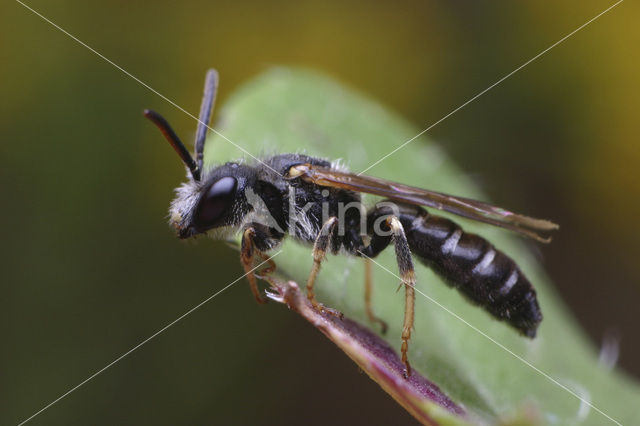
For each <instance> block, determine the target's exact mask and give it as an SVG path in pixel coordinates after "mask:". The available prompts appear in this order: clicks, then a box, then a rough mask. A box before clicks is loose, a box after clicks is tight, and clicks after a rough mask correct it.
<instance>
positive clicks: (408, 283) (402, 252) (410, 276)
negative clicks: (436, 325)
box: [359, 207, 416, 377]
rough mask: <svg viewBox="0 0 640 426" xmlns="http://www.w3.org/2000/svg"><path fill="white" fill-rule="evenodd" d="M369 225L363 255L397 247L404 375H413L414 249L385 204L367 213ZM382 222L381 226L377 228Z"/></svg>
mask: <svg viewBox="0 0 640 426" xmlns="http://www.w3.org/2000/svg"><path fill="white" fill-rule="evenodd" d="M367 220H368V222H369V224H370V225H372V226H370V227H369V229H368V232H369V235H370V237H371V241H370V243H369V245H368V246H367V247H364V248H363V250H360V251H359V254H360V255H361V256H363V257H369V258H372V257H376V256H377V255H378V254H379V253H380V252H381V251H382V250H384V249H385V248H386V247H387V246H388V245H389V244H390V243H391V242H393V245H394V246H395V251H396V262H397V263H398V269H399V270H400V278H401V279H402V284H403V285H404V289H405V299H404V300H405V307H404V323H403V327H402V346H401V348H400V352H401V354H402V362H403V363H404V365H405V377H409V376H410V375H411V365H410V364H409V357H408V355H407V352H408V351H409V340H410V339H411V331H412V330H413V317H414V302H415V288H414V286H415V282H416V277H415V270H414V268H413V261H412V260H411V250H410V249H409V243H408V241H407V237H406V235H405V233H404V228H403V227H402V223H400V220H399V219H398V218H397V217H396V216H395V215H393V210H389V209H386V208H384V207H381V208H378V207H376V208H375V209H374V210H373V211H371V212H370V213H369V214H368V218H367ZM378 225H380V229H377V227H378ZM378 231H380V232H378Z"/></svg>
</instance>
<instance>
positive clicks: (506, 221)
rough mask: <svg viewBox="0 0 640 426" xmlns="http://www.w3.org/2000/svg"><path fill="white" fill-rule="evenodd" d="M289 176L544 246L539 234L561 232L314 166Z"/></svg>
mask: <svg viewBox="0 0 640 426" xmlns="http://www.w3.org/2000/svg"><path fill="white" fill-rule="evenodd" d="M290 176H291V177H292V178H295V177H300V178H302V179H304V180H306V181H308V182H313V183H315V184H316V185H320V186H329V187H334V188H342V189H348V190H350V191H356V192H365V193H367V194H374V195H379V196H381V197H386V198H389V199H392V200H395V201H401V202H405V203H409V204H417V205H421V206H427V207H432V208H435V209H438V210H442V211H446V212H449V213H453V214H457V215H459V216H462V217H466V218H468V219H473V220H477V221H479V222H484V223H489V224H491V225H495V226H498V227H501V228H505V229H509V230H511V231H515V232H518V233H520V234H522V235H524V236H527V237H529V238H532V239H534V240H537V241H540V242H544V243H548V242H550V241H551V238H545V237H543V236H541V235H540V234H539V232H547V231H553V230H555V229H558V228H559V226H558V225H556V224H555V223H553V222H550V221H548V220H544V219H535V218H532V217H528V216H524V215H521V214H517V213H513V212H510V211H508V210H505V209H503V208H501V207H497V206H494V205H491V204H488V203H484V202H482V201H477V200H472V199H469V198H463V197H456V196H454V195H448V194H443V193H441V192H435V191H429V190H427V189H422V188H416V187H413V186H408V185H403V184H401V183H396V182H392V181H388V180H385V179H380V178H375V177H371V176H361V175H356V174H352V173H345V172H340V171H337V170H332V169H328V168H324V167H318V166H314V165H311V164H303V165H300V166H295V167H294V168H293V169H292V170H291V171H290Z"/></svg>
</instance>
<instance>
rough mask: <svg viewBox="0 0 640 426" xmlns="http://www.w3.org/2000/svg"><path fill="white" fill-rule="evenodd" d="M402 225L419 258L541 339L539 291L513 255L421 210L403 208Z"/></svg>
mask: <svg viewBox="0 0 640 426" xmlns="http://www.w3.org/2000/svg"><path fill="white" fill-rule="evenodd" d="M400 221H401V222H402V225H403V226H404V228H405V233H406V236H407V240H408V242H409V246H410V248H411V250H412V252H413V254H414V256H416V257H417V258H418V259H419V260H421V261H422V262H423V263H425V264H426V265H427V266H429V267H431V268H433V269H434V270H435V271H436V272H437V273H439V274H440V275H441V276H443V277H444V278H445V279H446V280H447V281H448V283H449V284H450V285H452V286H453V287H455V288H457V289H458V290H460V291H461V292H462V293H463V294H464V295H465V296H467V297H468V298H469V299H471V301H473V302H474V303H477V304H478V305H480V306H482V307H484V308H485V309H486V310H487V311H489V312H490V313H491V314H492V315H493V316H495V317H496V318H498V319H501V320H504V321H507V322H508V323H509V324H510V325H512V326H513V327H515V328H517V329H518V330H519V331H521V332H522V333H523V334H525V335H526V336H529V337H534V336H535V334H536V329H537V327H538V324H539V323H540V321H541V320H542V314H541V312H540V307H539V306H538V301H537V298H536V292H535V290H534V288H533V286H532V285H531V283H529V280H527V278H526V277H525V276H524V274H523V273H522V271H521V270H520V268H519V267H518V265H516V263H515V262H514V261H513V260H512V259H511V258H510V257H508V256H507V255H505V254H504V253H502V252H501V251H499V250H497V249H496V248H495V247H494V246H493V245H491V243H489V242H488V241H487V240H485V239H484V238H482V237H480V236H478V235H475V234H469V233H466V232H464V231H463V230H462V229H461V228H460V227H459V226H458V225H457V224H456V223H454V222H452V221H450V220H448V219H445V218H442V217H438V216H433V215H430V214H428V213H427V212H426V211H425V210H424V209H422V208H420V207H415V206H411V207H410V208H403V209H402V212H401V215H400Z"/></svg>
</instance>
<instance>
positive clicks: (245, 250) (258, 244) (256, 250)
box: [240, 223, 283, 304]
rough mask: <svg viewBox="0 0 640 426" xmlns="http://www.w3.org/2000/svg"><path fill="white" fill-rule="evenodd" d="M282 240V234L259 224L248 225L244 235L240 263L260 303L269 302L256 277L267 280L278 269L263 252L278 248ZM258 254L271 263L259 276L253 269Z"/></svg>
mask: <svg viewBox="0 0 640 426" xmlns="http://www.w3.org/2000/svg"><path fill="white" fill-rule="evenodd" d="M282 238H283V235H282V234H280V233H278V232H277V231H274V230H272V229H270V228H268V227H266V226H264V225H260V224H258V223H252V224H250V225H248V226H247V228H246V229H245V230H244V232H243V233H242V245H241V249H240V262H241V263H242V267H243V268H244V272H245V274H246V275H247V280H248V281H249V286H250V288H251V292H252V293H253V296H254V297H255V298H256V301H257V302H258V303H261V304H263V303H267V300H266V299H264V298H263V297H262V296H261V295H260V290H259V289H258V281H257V278H256V277H259V278H265V277H266V276H267V275H268V274H270V273H272V272H273V271H274V270H275V269H276V264H275V263H274V262H273V260H270V259H269V257H268V256H267V255H265V254H264V252H263V251H265V250H270V249H272V248H274V247H276V246H277V245H278V244H279V243H280V241H282ZM256 254H257V255H258V256H260V257H261V258H262V259H263V260H266V261H268V263H269V266H268V267H267V268H265V269H263V270H261V271H260V272H259V275H258V274H256V271H255V270H254V269H253V263H254V260H255V256H256Z"/></svg>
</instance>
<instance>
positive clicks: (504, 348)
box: [360, 252, 622, 426]
mask: <svg viewBox="0 0 640 426" xmlns="http://www.w3.org/2000/svg"><path fill="white" fill-rule="evenodd" d="M360 254H361V255H362V256H364V257H365V258H367V259H369V260H371V261H372V262H373V263H375V264H376V265H378V266H379V267H380V268H382V269H384V270H385V271H387V272H388V273H390V274H391V275H393V276H394V277H396V278H397V279H399V280H400V282H402V278H400V277H399V276H398V275H396V274H394V273H393V272H391V271H390V270H389V269H388V268H386V267H385V266H384V265H381V264H380V263H379V262H376V260H375V259H372V258H370V257H369V256H366V255H365V254H364V253H362V252H360ZM413 289H414V290H415V291H417V292H418V293H420V294H421V295H422V296H424V297H425V298H427V299H428V300H429V301H431V302H433V303H435V304H436V305H438V306H439V307H440V308H442V309H444V310H445V311H446V312H447V313H449V314H450V315H452V316H453V317H455V318H457V319H458V320H460V321H462V322H463V323H464V324H466V325H467V326H469V327H471V328H472V329H473V330H475V331H476V332H478V333H479V334H481V335H482V336H484V337H485V338H487V339H488V340H490V341H491V342H493V343H495V344H496V345H497V346H498V347H499V348H501V349H502V350H504V351H506V352H508V353H509V354H511V355H512V356H513V357H514V358H516V359H518V360H519V361H521V362H523V363H524V364H526V365H528V366H529V367H530V368H532V369H533V370H534V371H535V372H537V373H538V374H540V375H542V376H543V377H545V378H546V379H547V380H549V381H551V382H552V383H554V384H555V385H557V386H559V387H560V388H562V389H564V390H565V391H567V392H569V393H570V394H571V395H573V396H575V397H576V398H578V399H579V400H580V402H582V403H583V404H586V405H588V406H589V407H591V408H593V409H594V410H595V411H597V412H598V413H600V414H602V415H603V416H605V417H606V418H607V419H609V420H611V421H612V422H613V423H615V424H617V425H620V426H622V424H621V423H620V422H618V421H617V420H615V419H613V418H612V417H611V416H609V415H608V414H607V413H605V412H604V411H602V410H601V409H599V408H598V407H596V406H595V405H593V404H592V403H591V402H589V401H587V400H586V399H584V398H582V397H581V396H580V395H578V394H577V393H575V392H574V391H572V390H571V389H569V388H568V387H567V386H565V385H563V384H562V383H560V382H559V381H557V380H556V379H554V378H553V377H551V376H550V375H549V374H547V373H545V372H544V371H542V370H540V369H539V368H538V367H536V366H535V365H533V364H531V363H530V362H529V361H527V360H526V359H524V358H523V357H521V356H520V355H518V354H516V353H515V352H513V351H512V350H510V349H509V348H507V347H506V346H504V345H503V344H502V343H500V342H498V341H497V340H495V339H494V338H493V337H491V336H489V335H488V334H486V333H485V332H483V331H482V330H480V329H479V328H478V327H476V326H475V325H473V324H471V323H470V322H468V321H467V320H465V319H464V318H462V317H461V316H460V315H458V314H456V313H455V312H453V311H452V310H450V309H449V308H447V307H446V306H444V305H443V304H441V303H440V302H438V301H437V300H435V299H434V298H432V297H431V296H429V295H427V294H426V293H424V292H422V291H421V290H419V289H418V288H416V286H415V285H414V286H413Z"/></svg>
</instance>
